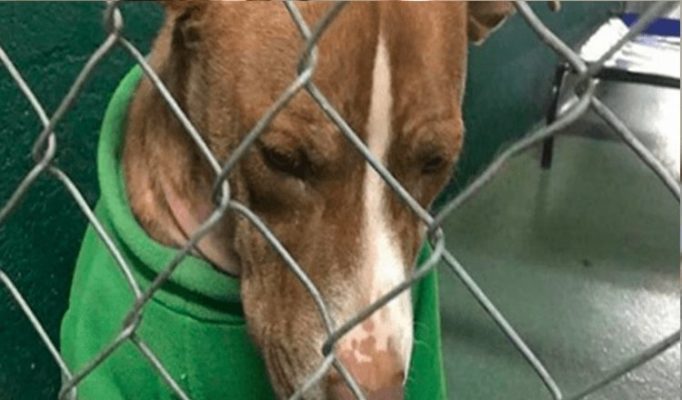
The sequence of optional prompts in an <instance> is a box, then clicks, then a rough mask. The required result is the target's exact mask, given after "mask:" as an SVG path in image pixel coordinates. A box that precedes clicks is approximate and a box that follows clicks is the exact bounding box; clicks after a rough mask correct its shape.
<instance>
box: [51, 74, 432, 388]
mask: <svg viewBox="0 0 682 400" xmlns="http://www.w3.org/2000/svg"><path fill="white" fill-rule="evenodd" d="M141 76H142V72H141V69H140V68H139V67H135V68H134V69H133V70H132V71H131V72H130V73H129V74H128V75H127V76H126V77H125V79H124V80H123V81H122V82H121V84H120V85H119V87H118V89H117V90H116V92H115V94H114V96H113V98H112V100H111V102H110V104H109V107H108V109H107V112H106V115H105V117H104V122H103V125H102V132H101V136H100V143H99V148H98V160H97V167H98V176H99V182H100V191H101V199H100V201H99V203H98V205H97V207H96V214H97V217H98V218H99V220H100V221H101V222H102V224H103V225H104V228H105V229H106V230H107V232H108V233H109V234H110V235H111V236H112V238H113V239H114V241H115V243H116V245H117V246H118V248H119V249H120V251H121V253H122V255H123V257H124V258H125V259H126V261H127V262H128V263H129V265H130V266H131V268H132V269H133V274H134V277H135V279H136V280H137V282H138V283H139V285H140V286H141V287H142V288H143V290H144V288H146V287H148V285H149V284H150V282H151V280H152V279H153V277H154V276H155V275H156V274H158V273H159V272H160V271H162V270H163V269H164V267H165V266H166V265H167V264H168V262H169V261H170V260H171V258H172V257H173V255H174V254H175V252H176V251H177V250H175V249H172V248H169V247H166V246H163V245H161V244H159V243H157V242H155V241H154V240H152V239H151V238H150V237H149V236H147V234H146V233H145V232H144V230H143V229H142V227H141V226H140V225H139V224H138V223H137V221H136V219H135V217H134V216H133V214H132V212H131V210H130V207H129V205H128V201H127V197H126V190H125V186H124V179H123V174H122V168H121V163H120V153H121V152H120V148H121V142H122V137H123V132H124V130H125V129H124V122H125V120H126V110H127V106H128V104H129V102H130V100H131V97H132V95H133V93H134V91H135V88H136V86H137V83H138V82H139V80H140V78H141ZM427 255H428V250H426V248H425V250H424V251H423V252H422V254H421V256H420V258H421V259H422V260H423V259H424V258H425V257H426V256H427ZM413 294H414V306H415V309H414V311H415V322H414V326H415V344H414V350H413V354H412V363H411V366H410V372H409V379H408V381H407V382H408V383H407V385H408V386H407V398H408V399H424V400H427V399H428V400H432V399H442V398H445V384H444V379H443V368H442V358H441V341H440V321H439V316H438V293H437V280H436V273H435V271H434V272H433V273H430V274H429V275H428V276H427V277H426V278H425V279H423V280H422V281H421V282H420V283H419V284H418V285H417V286H416V287H415V288H413ZM133 300H134V297H133V295H132V292H131V291H130V288H129V286H128V284H127V282H126V281H125V278H124V276H123V274H122V271H121V270H120V268H119V267H118V266H117V265H116V263H115V261H114V259H113V257H112V256H111V255H110V254H109V252H108V250H107V249H106V248H105V246H104V245H103V244H102V242H101V241H100V239H99V238H98V237H97V235H96V233H95V231H94V229H93V228H92V227H91V226H90V227H88V229H87V231H86V233H85V239H84V240H83V244H82V248H81V250H80V254H79V256H78V261H77V265H76V269H75V273H74V277H73V284H72V287H71V295H70V300H69V309H68V311H67V312H66V315H65V317H64V320H63V321H62V327H61V351H62V354H63V356H64V358H65V361H66V363H67V365H68V366H69V368H70V369H71V371H72V372H78V371H79V370H80V369H81V368H83V366H85V365H86V364H87V363H88V361H89V360H91V359H92V358H93V357H94V356H95V355H97V354H98V353H99V352H100V351H101V350H102V349H103V348H104V347H105V346H106V345H107V344H109V343H111V342H112V341H113V340H114V338H115V337H116V335H118V334H119V332H120V331H121V327H122V325H123V318H124V316H125V315H126V313H127V312H128V311H129V310H130V308H131V307H132V305H133ZM137 333H138V334H139V336H140V337H141V338H142V339H143V340H144V341H145V342H146V343H147V344H148V345H149V347H150V348H151V349H152V351H153V352H154V353H155V354H156V355H157V356H158V358H159V359H160V361H161V362H162V363H163V365H164V366H165V367H166V369H167V370H168V371H169V373H170V374H171V376H172V377H173V378H174V379H175V380H176V381H177V382H178V383H179V384H180V386H181V387H182V388H183V389H184V390H185V391H186V393H187V394H188V395H189V396H190V397H191V398H192V399H195V400H202V399H256V400H258V399H272V398H274V395H273V392H272V388H271V386H270V383H269V381H268V378H267V375H266V370H265V367H264V363H263V360H262V358H261V356H260V354H259V352H258V349H257V348H256V347H255V346H254V345H253V344H252V342H251V339H250V338H249V335H248V333H247V328H246V324H245V319H244V315H243V311H242V308H241V304H240V300H239V280H237V279H235V278H232V277H230V276H227V275H225V274H223V273H221V272H219V271H217V270H216V269H214V268H213V267H211V266H210V265H209V264H208V263H206V262H205V261H203V260H200V259H198V258H195V257H191V256H190V257H187V258H185V259H184V261H182V263H181V264H180V265H179V267H178V269H177V270H176V271H175V272H174V273H173V275H172V276H171V277H170V279H169V281H168V282H167V283H166V284H164V285H163V286H162V287H161V289H160V290H159V291H157V292H156V293H155V294H154V297H153V299H152V300H151V301H150V302H149V303H148V304H147V305H146V306H145V308H144V313H143V317H142V322H141V324H140V326H139V328H138V330H137ZM78 398H79V399H96V400H118V399H145V400H146V399H172V398H174V396H173V395H172V392H171V390H170V389H169V388H168V386H167V385H166V384H165V382H164V381H163V379H162V378H161V377H160V375H159V374H158V373H157V372H156V371H155V369H154V368H153V366H152V365H151V364H150V363H149V361H147V359H146V358H144V356H143V355H142V354H140V352H139V351H138V349H137V348H136V347H135V345H134V344H133V343H131V342H129V341H126V342H125V343H123V344H122V345H121V346H120V347H119V348H118V349H117V350H116V351H115V352H114V353H113V354H111V356H110V357H108V358H107V359H106V360H105V361H104V362H103V363H102V364H101V365H100V366H99V367H98V368H96V369H95V370H94V371H93V372H92V373H91V374H90V375H88V376H87V377H86V378H85V379H84V380H83V381H82V382H81V383H80V385H79V386H78Z"/></svg>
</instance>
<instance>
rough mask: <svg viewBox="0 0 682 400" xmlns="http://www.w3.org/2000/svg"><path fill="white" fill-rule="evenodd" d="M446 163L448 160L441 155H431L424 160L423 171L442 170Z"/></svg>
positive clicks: (434, 171) (425, 172) (435, 171)
mask: <svg viewBox="0 0 682 400" xmlns="http://www.w3.org/2000/svg"><path fill="white" fill-rule="evenodd" d="M446 164H447V162H446V161H445V158H443V157H441V156H439V155H434V156H431V157H429V158H427V159H426V161H424V164H422V173H423V174H435V173H437V172H441V171H442V170H443V168H445V166H446Z"/></svg>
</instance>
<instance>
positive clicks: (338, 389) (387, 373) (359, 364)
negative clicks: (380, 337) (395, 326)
mask: <svg viewBox="0 0 682 400" xmlns="http://www.w3.org/2000/svg"><path fill="white" fill-rule="evenodd" d="M338 357H339V361H340V362H341V363H342V364H343V365H344V367H345V368H346V369H347V370H348V372H349V373H350V374H351V375H352V376H353V378H354V379H355V381H356V383H357V384H358V385H359V387H360V389H361V390H362V391H363V394H364V395H365V397H366V398H367V399H368V400H386V399H397V400H402V399H403V383H404V381H405V373H406V371H405V361H404V358H403V357H402V355H401V354H400V352H398V351H396V350H395V349H394V348H392V346H390V343H388V344H386V345H384V346H381V345H378V344H377V343H376V341H375V339H374V338H373V337H372V336H368V337H366V338H365V339H364V340H361V341H358V340H357V339H356V338H353V339H350V343H348V342H346V343H344V346H342V347H341V349H340V351H338ZM329 384H330V385H329V391H330V398H331V399H332V400H347V399H348V400H350V399H355V395H354V394H353V393H352V391H351V390H350V387H349V385H348V383H347V382H346V381H345V380H344V379H343V378H342V377H341V376H340V374H338V373H337V372H334V373H333V374H332V376H331V377H330V380H329Z"/></svg>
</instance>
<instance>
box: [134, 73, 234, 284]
mask: <svg viewBox="0 0 682 400" xmlns="http://www.w3.org/2000/svg"><path fill="white" fill-rule="evenodd" d="M152 62H154V60H152ZM165 78H166V79H164V81H165V82H168V85H169V89H171V91H173V90H172V85H173V82H174V79H172V77H165ZM162 79H163V77H162ZM122 159H123V165H124V175H125V181H126V188H127V194H128V199H129V203H130V206H131V209H132V211H133V214H134V215H135V217H136V218H137V220H138V222H139V223H140V224H141V225H142V227H143V228H144V229H145V231H146V232H147V233H148V234H149V235H150V236H151V237H152V238H153V239H155V240H156V241H158V242H160V243H162V244H164V245H167V246H171V247H178V248H179V247H182V246H183V245H184V244H185V243H186V242H187V240H188V239H189V238H190V236H191V235H192V234H193V233H194V232H195V231H196V230H197V228H199V226H200V225H201V224H202V223H203V222H204V221H205V220H206V218H208V217H209V215H210V214H211V212H212V211H213V208H214V207H213V204H212V203H211V202H210V199H211V190H212V184H211V182H210V181H209V179H208V178H207V177H210V176H212V174H211V173H210V171H208V170H207V169H208V166H207V164H206V162H205V161H204V160H203V159H202V158H201V156H200V154H199V153H198V151H197V149H196V146H195V145H194V143H193V142H192V141H191V139H190V137H189V135H188V134H187V133H186V132H185V131H184V129H183V127H182V126H181V125H180V124H179V122H178V121H177V118H176V117H175V116H174V115H173V113H172V112H171V111H170V109H169V107H168V106H167V105H166V103H165V102H164V100H163V99H162V98H161V96H160V95H159V94H158V91H157V90H156V89H155V88H154V87H153V86H152V84H151V83H150V82H149V80H147V79H143V80H142V82H141V83H140V86H139V87H138V89H137V91H136V93H135V96H134V99H133V101H132V103H131V105H130V109H129V110H128V120H127V125H126V133H125V138H124V148H123V157H122ZM227 243H229V229H228V224H227V223H225V222H222V221H221V222H220V223H218V224H217V226H215V227H214V229H212V230H211V231H210V232H209V233H208V234H206V236H204V237H203V238H202V239H201V240H200V241H199V242H198V245H197V246H195V248H194V249H193V253H194V254H195V255H197V256H199V257H200V258H204V259H205V260H207V261H208V262H210V263H211V264H213V265H214V266H216V267H217V268H219V269H221V270H223V271H225V272H228V273H230V274H232V275H239V272H240V269H239V262H238V260H237V257H236V256H235V255H234V254H233V252H232V251H231V250H230V246H229V245H226V244H227Z"/></svg>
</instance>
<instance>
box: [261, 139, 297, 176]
mask: <svg viewBox="0 0 682 400" xmlns="http://www.w3.org/2000/svg"><path fill="white" fill-rule="evenodd" d="M261 153H262V154H263V160H265V163H266V164H267V165H268V166H269V167H270V168H272V169H274V170H277V171H280V172H283V173H285V174H289V175H293V176H296V177H298V178H304V177H305V175H306V174H307V171H308V169H309V168H308V162H307V159H306V157H305V155H304V154H302V153H300V152H293V153H291V152H285V151H282V150H279V149H274V148H271V147H266V146H261Z"/></svg>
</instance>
